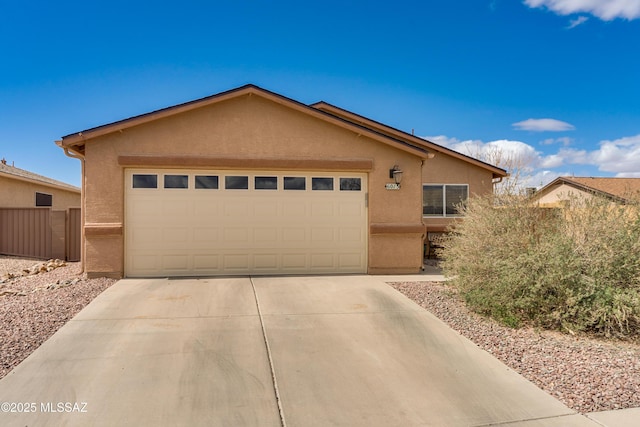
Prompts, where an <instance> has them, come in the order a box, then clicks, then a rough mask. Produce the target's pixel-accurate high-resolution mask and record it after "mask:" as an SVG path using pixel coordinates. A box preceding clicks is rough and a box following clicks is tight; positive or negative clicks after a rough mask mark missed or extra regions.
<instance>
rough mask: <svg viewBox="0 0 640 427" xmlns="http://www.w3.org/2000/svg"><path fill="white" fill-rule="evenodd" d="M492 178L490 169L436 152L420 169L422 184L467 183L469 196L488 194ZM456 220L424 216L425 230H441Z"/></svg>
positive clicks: (490, 190)
mask: <svg viewBox="0 0 640 427" xmlns="http://www.w3.org/2000/svg"><path fill="white" fill-rule="evenodd" d="M492 179H493V174H492V173H491V172H490V171H488V170H486V169H483V168H481V167H478V166H474V165H472V164H470V163H468V162H465V161H463V160H460V159H456V158H454V157H451V156H447V155H446V154H443V153H437V154H436V155H435V157H434V158H433V159H429V160H426V161H425V164H424V167H423V169H422V183H423V184H468V185H469V197H473V196H476V195H485V194H490V193H491V192H492V191H493V183H492ZM420 200H422V196H421V198H420ZM457 220H458V219H456V218H439V217H424V223H425V224H426V225H427V230H433V231H443V230H444V229H446V228H447V227H448V226H449V225H451V224H452V223H453V222H454V221H457Z"/></svg>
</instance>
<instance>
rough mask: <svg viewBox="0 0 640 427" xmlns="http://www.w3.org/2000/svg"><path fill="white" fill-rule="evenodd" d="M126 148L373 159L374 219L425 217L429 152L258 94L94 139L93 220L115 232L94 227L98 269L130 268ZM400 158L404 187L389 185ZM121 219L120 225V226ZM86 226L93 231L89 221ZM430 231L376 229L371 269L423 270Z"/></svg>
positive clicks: (90, 244)
mask: <svg viewBox="0 0 640 427" xmlns="http://www.w3.org/2000/svg"><path fill="white" fill-rule="evenodd" d="M119 155H180V156H200V157H207V156H224V157H248V158H258V159H273V158H287V159H334V160H338V159H342V158H359V159H362V158H369V159H373V169H372V170H371V171H370V172H369V181H368V191H369V210H368V213H369V225H371V224H414V225H415V224H421V223H422V208H421V206H422V177H421V173H422V172H421V159H420V158H419V157H417V156H415V155H412V154H410V153H407V152H405V151H401V150H398V149H396V148H393V147H390V146H388V145H385V144H382V143H380V142H377V141H374V140H372V139H369V138H367V137H365V136H361V135H358V134H357V133H355V132H352V131H350V130H346V129H344V128H342V127H338V126H336V125H333V124H329V123H327V122H325V121H323V120H320V119H318V118H315V117H311V116H309V115H307V114H304V113H302V112H300V111H296V110H294V109H291V108H288V107H286V106H283V105H280V104H277V103H274V102H272V101H269V100H267V99H264V98H262V97H260V96H256V95H244V96H241V97H238V98H233V99H231V100H227V101H224V102H220V103H217V104H214V105H211V106H208V107H203V108H200V109H197V110H193V111H191V112H188V113H183V114H178V115H174V116H171V117H168V118H164V119H159V120H157V121H154V122H151V123H148V124H143V125H140V126H136V127H133V128H129V129H125V130H123V131H122V132H115V133H112V134H109V135H105V136H102V137H99V138H96V139H95V140H91V141H89V142H88V143H87V144H86V151H85V182H84V184H85V190H86V193H85V195H86V206H85V222H86V225H87V227H89V228H91V227H94V229H99V227H100V225H107V226H108V227H107V228H111V229H112V230H114V231H113V233H105V232H104V229H102V230H101V231H100V233H93V234H92V233H86V236H85V238H86V240H85V241H86V246H85V269H86V271H87V272H88V273H89V274H90V275H99V274H110V275H118V274H119V275H121V274H122V273H123V271H124V257H123V253H124V235H123V233H122V229H119V228H118V227H117V225H118V224H123V225H124V168H123V167H122V166H120V165H119V164H118V156H119ZM394 164H397V165H399V166H400V168H401V169H402V170H403V171H404V177H403V182H402V188H401V189H400V190H386V189H385V184H386V183H389V182H392V180H391V179H390V178H389V169H390V168H391V167H393V165H394ZM114 225H115V226H114ZM89 228H85V232H86V231H87V230H88V229H89ZM421 247H422V233H420V232H410V233H397V232H385V233H380V234H375V235H370V236H369V271H370V272H376V271H389V272H417V271H418V270H419V269H420V266H421V264H422V252H421Z"/></svg>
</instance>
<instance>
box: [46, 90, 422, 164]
mask: <svg viewBox="0 0 640 427" xmlns="http://www.w3.org/2000/svg"><path fill="white" fill-rule="evenodd" d="M244 95H249V96H251V95H258V96H262V97H263V98H266V99H269V100H271V101H273V102H276V103H278V104H282V105H287V106H289V107H291V108H294V109H296V110H299V111H302V112H304V113H306V114H309V115H312V116H315V117H317V118H320V119H322V120H324V121H327V122H331V123H333V124H335V125H338V126H340V127H343V128H347V129H349V130H351V131H353V132H355V133H356V134H358V135H364V136H367V137H370V138H372V139H375V140H377V141H379V142H382V143H385V144H388V145H391V146H394V147H395V148H397V149H400V150H402V151H405V152H408V153H411V154H413V155H416V156H418V157H420V158H422V159H426V158H428V157H429V150H428V149H427V148H426V147H425V146H423V144H415V143H412V142H411V141H408V140H406V138H393V137H392V136H389V135H385V134H382V133H380V132H376V131H375V130H372V129H370V128H367V127H366V126H361V125H359V124H357V123H353V122H351V121H349V120H345V119H343V118H340V117H336V116H335V115H333V114H330V113H327V112H325V111H322V110H319V109H316V108H313V107H310V106H308V105H306V104H303V103H300V102H298V101H295V100H293V99H290V98H287V97H285V96H282V95H279V94H276V93H274V92H270V91H268V90H265V89H262V88H260V87H258V86H255V85H245V86H242V87H239V88H236V89H232V90H229V91H226V92H222V93H219V94H215V95H211V96H208V97H205V98H201V99H197V100H194V101H189V102H186V103H183V104H178V105H174V106H171V107H167V108H163V109H160V110H156V111H152V112H150V113H146V114H142V115H139V116H134V117H130V118H127V119H123V120H120V121H117V122H113V123H110V124H106V125H102V126H98V127H95V128H91V129H87V130H84V131H81V132H77V133H73V134H70V135H67V136H64V137H62V140H61V141H60V144H58V145H59V146H60V147H61V148H63V149H65V148H66V149H69V150H72V151H73V152H75V153H77V154H79V155H84V145H85V143H86V142H87V141H88V140H90V139H93V138H97V137H100V136H104V135H107V134H110V133H113V132H119V131H124V130H126V129H128V128H131V127H133V126H138V125H141V124H144V123H149V122H151V121H154V120H158V119H161V118H165V117H169V116H172V115H175V114H180V113H185V112H188V111H191V110H194V109H197V108H202V107H206V106H208V105H211V104H215V103H218V102H222V101H225V100H228V99H231V98H236V97H240V96H244Z"/></svg>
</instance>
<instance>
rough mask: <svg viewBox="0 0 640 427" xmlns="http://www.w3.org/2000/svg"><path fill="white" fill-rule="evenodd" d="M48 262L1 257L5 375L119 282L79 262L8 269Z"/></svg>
mask: <svg viewBox="0 0 640 427" xmlns="http://www.w3.org/2000/svg"><path fill="white" fill-rule="evenodd" d="M42 264H43V261H41V260H32V259H24V258H13V257H6V256H0V321H1V322H2V323H1V324H2V328H0V378H2V377H4V376H5V375H7V374H8V373H9V371H11V370H12V369H13V368H14V367H15V366H16V365H18V364H19V363H20V362H22V361H23V360H24V359H25V358H26V357H27V356H28V355H29V354H31V352H33V351H34V350H35V349H36V348H38V347H39V346H40V344H42V343H43V342H44V341H45V340H47V338H49V337H50V336H51V335H53V334H54V333H55V332H56V331H57V330H58V329H59V328H60V327H61V326H63V325H64V324H65V323H66V322H67V321H68V320H69V319H71V318H72V317H73V316H75V315H76V314H77V313H78V312H79V311H80V310H82V308H84V306H86V305H87V304H89V302H91V300H93V299H94V298H95V297H97V296H98V295H99V294H100V293H101V292H102V291H104V290H105V289H106V288H108V287H109V286H111V285H112V284H113V283H115V280H113V279H104V278H100V279H90V280H89V279H87V278H86V277H83V276H82V275H81V274H80V265H79V263H66V265H64V266H61V267H58V268H55V269H53V270H51V271H48V272H46V271H43V272H39V273H37V274H31V275H27V276H19V277H14V278H9V277H10V275H8V274H7V273H11V274H12V275H17V274H23V273H24V272H23V269H28V270H31V269H32V267H34V266H35V265H40V266H42Z"/></svg>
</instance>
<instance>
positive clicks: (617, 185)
mask: <svg viewBox="0 0 640 427" xmlns="http://www.w3.org/2000/svg"><path fill="white" fill-rule="evenodd" d="M561 185H568V186H570V187H573V188H575V189H577V190H581V191H584V192H587V193H594V194H598V195H600V196H603V197H606V198H609V199H613V200H616V201H619V202H623V203H624V202H627V201H628V200H629V198H630V197H639V196H640V178H599V177H559V178H556V179H555V180H553V181H552V182H550V183H549V184H547V185H545V186H544V187H542V188H541V189H540V190H539V191H537V192H536V193H535V195H534V199H538V198H540V197H542V196H544V195H545V194H547V193H549V192H550V191H552V190H553V189H554V188H556V187H558V186H561Z"/></svg>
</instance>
